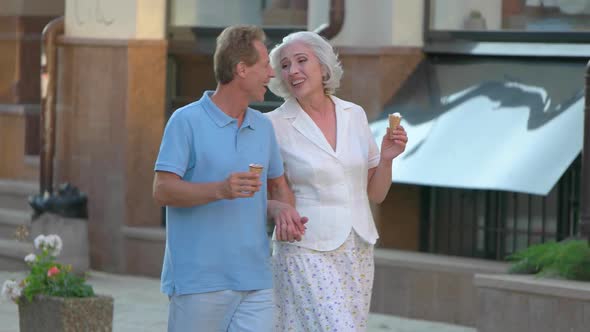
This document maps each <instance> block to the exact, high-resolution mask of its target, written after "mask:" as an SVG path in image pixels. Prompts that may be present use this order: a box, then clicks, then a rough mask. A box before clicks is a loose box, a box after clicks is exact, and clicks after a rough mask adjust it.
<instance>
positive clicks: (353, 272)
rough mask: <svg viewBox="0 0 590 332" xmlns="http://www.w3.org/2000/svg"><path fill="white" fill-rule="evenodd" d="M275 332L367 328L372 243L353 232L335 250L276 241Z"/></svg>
mask: <svg viewBox="0 0 590 332" xmlns="http://www.w3.org/2000/svg"><path fill="white" fill-rule="evenodd" d="M273 247H274V248H273V269H274V271H273V275H274V292H275V303H276V305H277V315H278V316H277V319H276V328H275V331H294V332H299V331H301V332H304V331H313V332H316V331H318V332H319V331H366V329H367V319H368V316H369V306H370V303H371V290H372V288H373V275H374V270H375V266H374V258H373V245H371V244H368V243H366V242H365V241H364V240H363V239H362V238H361V237H359V236H358V235H357V234H356V232H355V231H354V230H353V231H351V233H350V235H349V236H348V239H347V240H346V242H344V243H343V244H342V245H341V246H340V247H339V248H337V249H335V250H333V251H316V250H311V249H307V248H301V247H298V246H296V245H293V244H289V243H288V242H277V241H275V242H274V245H273Z"/></svg>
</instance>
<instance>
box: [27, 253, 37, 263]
mask: <svg viewBox="0 0 590 332" xmlns="http://www.w3.org/2000/svg"><path fill="white" fill-rule="evenodd" d="M36 259H37V256H36V255H35V254H28V255H26V256H25V262H27V263H29V264H31V263H33V262H35V260H36Z"/></svg>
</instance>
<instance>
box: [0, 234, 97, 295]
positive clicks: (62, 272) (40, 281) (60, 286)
mask: <svg viewBox="0 0 590 332" xmlns="http://www.w3.org/2000/svg"><path fill="white" fill-rule="evenodd" d="M35 248H36V249H37V250H39V251H40V253H39V255H35V254H28V255H27V256H26V257H25V262H26V263H27V264H28V265H29V267H30V272H29V274H28V275H27V276H26V277H25V278H24V279H23V280H22V281H21V282H19V283H17V282H16V281H15V280H7V281H6V282H4V285H3V286H2V295H3V296H4V297H5V298H8V299H10V300H12V301H14V302H15V303H18V301H20V300H21V299H22V298H23V297H24V298H26V299H27V300H28V301H32V300H33V298H34V297H35V296H37V295H47V296H58V297H90V296H94V290H93V289H92V286H90V285H88V284H86V279H85V277H81V276H77V275H75V274H74V273H72V267H71V266H70V265H63V264H60V263H57V262H56V257H57V256H58V255H59V253H60V252H61V248H62V241H61V238H60V237H59V236H58V235H55V234H52V235H47V236H45V235H39V236H38V237H37V238H35Z"/></svg>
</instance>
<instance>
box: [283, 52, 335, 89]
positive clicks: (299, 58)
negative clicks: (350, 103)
mask: <svg viewBox="0 0 590 332" xmlns="http://www.w3.org/2000/svg"><path fill="white" fill-rule="evenodd" d="M280 64H281V79H282V80H283V82H284V83H285V84H286V85H287V87H288V88H289V91H290V92H291V95H292V96H294V97H295V98H297V99H304V98H307V97H309V96H310V95H311V94H314V93H318V92H321V93H322V94H323V93H324V84H323V78H322V77H323V73H322V72H323V71H322V65H321V64H320V62H319V60H318V58H317V56H316V55H315V53H314V52H313V50H312V49H311V47H309V46H307V45H306V44H305V43H302V42H294V43H293V44H290V45H286V46H285V47H284V48H283V49H282V50H281V62H280Z"/></svg>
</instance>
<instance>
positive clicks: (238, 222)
mask: <svg viewBox="0 0 590 332" xmlns="http://www.w3.org/2000/svg"><path fill="white" fill-rule="evenodd" d="M264 42H265V35H264V32H263V31H262V30H261V29H260V28H258V27H254V26H233V27H229V28H227V29H225V30H224V31H223V32H222V33H221V34H220V36H219V37H218V38H217V47H216V50H215V56H214V70H215V78H216V80H217V83H218V85H217V88H216V90H215V91H207V92H205V93H204V94H203V97H202V98H201V99H200V100H198V101H196V102H194V103H192V104H189V105H187V106H185V107H183V108H180V109H178V110H177V111H176V112H175V113H174V114H173V115H172V117H171V118H170V120H169V121H168V124H167V125H166V129H165V132H164V137H163V139H162V144H161V147H160V153H159V156H158V159H157V161H156V167H155V170H156V175H155V179H154V197H155V199H156V201H157V202H158V203H159V204H161V205H165V206H166V207H167V209H166V211H167V212H166V213H167V229H166V253H165V256H164V264H163V271H162V291H163V292H164V293H166V294H168V296H169V297H170V307H169V320H168V330H169V331H207V332H209V331H256V332H264V331H333V330H338V331H363V330H365V329H366V324H367V317H368V313H369V303H370V297H371V288H372V283H373V269H374V267H373V244H374V243H375V241H376V239H377V231H376V229H375V225H374V222H373V218H372V216H371V211H370V209H369V201H371V202H377V203H378V202H381V201H383V199H384V198H385V195H386V194H387V192H388V190H389V186H390V184H391V165H392V160H393V159H394V158H395V157H396V156H398V155H399V154H400V153H402V152H403V151H404V148H405V144H406V142H407V136H406V133H405V131H404V129H403V128H402V127H401V126H400V127H397V128H396V129H395V130H391V131H389V130H388V133H387V134H386V135H385V136H384V137H383V140H382V142H381V149H380V150H379V149H378V147H377V145H376V143H375V141H374V139H373V138H372V135H371V132H370V130H369V126H368V123H367V118H366V115H365V113H364V111H363V109H362V108H361V107H360V106H358V105H355V104H353V103H350V102H346V101H344V100H341V99H338V98H336V97H334V96H333V93H334V91H335V90H336V88H338V86H339V83H340V78H341V76H342V68H341V66H340V62H339V61H338V58H337V56H336V54H335V53H334V51H333V49H332V47H331V46H330V44H329V43H328V42H327V41H326V40H324V39H323V38H322V37H320V36H318V35H317V34H315V33H312V32H297V33H293V34H290V35H289V36H287V37H285V38H284V39H283V42H282V43H281V44H279V45H277V46H276V47H275V48H274V49H273V50H272V51H271V52H270V56H269V54H268V51H267V48H266V46H265V44H264ZM275 75H276V76H275ZM267 85H268V86H269V88H270V89H271V91H272V92H273V93H275V94H276V95H278V96H280V97H283V98H284V99H285V103H284V104H283V105H281V106H280V107H279V108H278V109H276V110H275V111H273V112H270V113H268V114H265V115H262V114H261V113H260V112H258V111H256V110H253V109H251V108H249V107H248V104H250V103H251V102H255V101H262V100H263V99H264V94H265V92H266V87H267ZM250 164H259V165H262V166H263V171H262V173H260V174H258V173H256V172H250V171H249V165H250ZM267 216H268V217H269V218H271V219H272V220H274V223H275V232H274V235H273V240H274V241H273V254H272V263H271V257H270V255H269V252H270V248H269V241H268V239H267V235H266V227H265V226H266V219H267Z"/></svg>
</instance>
